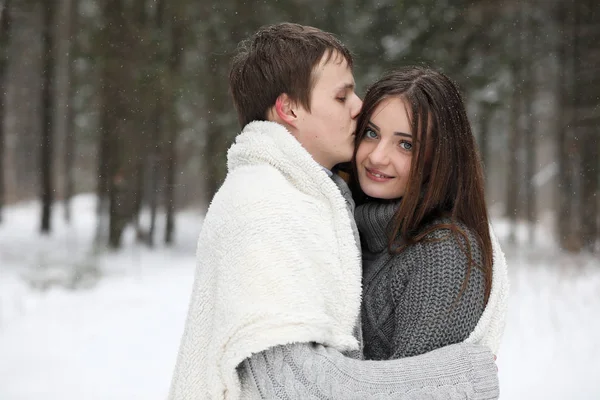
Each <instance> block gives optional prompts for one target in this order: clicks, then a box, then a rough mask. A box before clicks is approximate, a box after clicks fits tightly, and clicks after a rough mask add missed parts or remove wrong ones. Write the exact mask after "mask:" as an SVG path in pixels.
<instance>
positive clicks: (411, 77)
mask: <svg viewBox="0 0 600 400" xmlns="http://www.w3.org/2000/svg"><path fill="white" fill-rule="evenodd" d="M390 97H398V98H401V99H402V100H404V102H405V104H406V107H407V112H408V115H409V119H410V123H411V132H412V134H413V137H414V139H415V140H413V146H414V147H413V149H414V150H413V151H414V152H413V157H412V161H411V171H410V176H409V179H408V184H407V188H406V191H405V195H404V196H403V197H402V201H401V202H400V206H399V208H398V210H397V211H396V213H395V215H394V219H393V223H392V225H391V232H390V241H389V248H390V251H396V252H402V251H403V250H404V249H405V248H406V247H407V246H410V245H412V244H415V243H417V242H419V241H423V240H425V237H426V236H427V235H428V234H429V233H431V232H432V231H433V230H436V229H440V228H447V229H450V230H451V231H452V232H453V233H454V234H460V235H461V236H462V237H463V238H464V243H466V244H465V246H466V248H465V247H464V246H463V245H462V243H461V241H460V240H458V237H456V238H457V240H458V242H459V245H460V246H461V248H462V249H463V251H465V253H466V254H467V256H468V259H469V265H468V269H467V274H466V277H465V280H464V282H463V285H462V289H461V292H460V293H461V294H462V293H463V292H464V290H465V289H466V287H467V285H468V280H469V277H470V275H471V271H472V267H473V265H475V266H476V267H477V268H480V269H481V270H482V271H483V273H484V279H485V301H486V303H487V300H488V298H489V295H490V291H491V286H492V262H493V261H492V260H493V259H492V243H491V240H490V233H489V225H488V213H487V208H486V204H485V193H484V178H483V169H482V166H481V161H480V157H479V153H478V151H477V146H476V143H475V138H474V137H473V133H472V131H471V126H470V124H469V120H468V117H467V113H466V110H465V106H464V103H463V100H462V97H461V95H460V92H459V91H458V89H457V87H456V86H455V84H454V83H453V82H452V81H451V80H450V79H449V78H448V77H447V76H446V75H444V74H442V73H440V72H437V71H435V70H432V69H428V68H422V67H407V68H403V69H399V70H396V71H393V72H390V73H388V74H387V75H385V76H384V77H383V78H381V79H380V80H378V81H377V82H375V83H374V84H373V85H372V86H371V87H370V88H369V89H368V90H367V93H366V95H365V99H364V102H363V108H362V111H361V114H360V116H359V117H358V121H357V129H356V147H355V149H354V157H353V160H352V181H351V184H352V189H353V193H355V197H356V202H357V204H360V203H363V202H365V201H367V200H368V198H367V196H366V195H365V194H364V193H363V192H362V190H360V185H359V184H358V180H357V176H358V175H357V169H356V168H357V167H356V162H355V161H356V152H357V150H358V146H359V145H360V142H361V141H362V140H363V137H364V135H365V132H366V130H367V125H368V123H369V120H370V119H371V117H372V114H373V112H374V111H375V109H376V108H377V106H378V105H379V104H380V103H381V102H382V101H383V100H385V99H387V98H390ZM440 217H449V218H450V220H451V221H452V223H450V224H436V225H433V226H431V227H430V228H428V229H425V230H424V229H423V226H424V225H426V224H428V223H430V222H432V221H433V220H435V219H436V218H440ZM456 221H460V222H462V223H463V224H464V225H466V226H467V227H468V228H469V229H471V230H472V231H473V232H474V233H475V234H476V236H477V240H478V242H479V246H480V249H481V254H482V256H483V257H482V260H480V261H481V262H475V261H474V260H473V257H472V252H471V248H470V245H469V240H468V237H467V235H466V233H465V232H463V231H462V230H461V229H460V228H459V227H458V226H457V225H456V224H455V222H456ZM459 297H460V295H459Z"/></svg>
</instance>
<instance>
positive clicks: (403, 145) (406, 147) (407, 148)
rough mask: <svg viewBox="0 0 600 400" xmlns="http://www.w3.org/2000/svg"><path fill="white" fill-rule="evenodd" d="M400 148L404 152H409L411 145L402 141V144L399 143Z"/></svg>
mask: <svg viewBox="0 0 600 400" xmlns="http://www.w3.org/2000/svg"><path fill="white" fill-rule="evenodd" d="M400 147H402V148H403V149H404V150H407V151H411V150H412V147H413V145H412V143H411V142H405V141H402V142H400Z"/></svg>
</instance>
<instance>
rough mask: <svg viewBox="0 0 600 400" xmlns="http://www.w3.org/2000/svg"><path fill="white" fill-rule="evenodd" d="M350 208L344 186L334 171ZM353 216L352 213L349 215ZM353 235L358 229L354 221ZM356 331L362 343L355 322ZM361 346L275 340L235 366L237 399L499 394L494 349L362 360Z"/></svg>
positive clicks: (479, 397)
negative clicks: (238, 388)
mask: <svg viewBox="0 0 600 400" xmlns="http://www.w3.org/2000/svg"><path fill="white" fill-rule="evenodd" d="M332 179H333V180H334V182H335V183H336V184H337V185H338V187H339V188H340V191H341V193H342V195H343V196H344V198H345V199H346V205H347V207H348V211H349V213H350V214H351V215H352V214H353V211H354V202H353V200H352V196H351V193H350V190H349V189H348V186H347V185H346V184H345V182H344V181H343V180H342V179H341V178H340V177H338V176H337V175H334V176H333V177H332ZM351 220H352V221H354V219H353V218H352V219H351ZM353 230H354V232H355V240H356V242H357V243H359V237H358V230H357V227H356V225H354V224H353ZM355 336H356V337H357V339H358V341H359V343H361V344H362V342H363V341H362V336H361V329H360V324H359V323H357V329H356V330H355ZM361 358H362V352H361V351H360V350H359V351H353V352H349V353H346V354H342V353H340V352H339V351H337V350H335V349H333V348H330V347H326V346H322V345H320V344H315V343H295V344H289V345H283V346H276V347H273V348H270V349H267V350H265V351H262V352H260V353H257V354H254V355H253V356H252V357H250V358H248V359H246V360H245V361H244V362H243V363H242V364H240V366H239V367H238V373H239V377H240V381H241V384H242V396H241V399H242V400H254V399H282V400H296V399H315V400H318V399H327V400H334V399H335V400H362V399H382V400H383V399H406V400H413V399H414V400H416V399H448V400H454V399H475V400H492V399H497V398H498V396H499V384H498V373H497V369H496V366H495V363H494V361H493V355H492V354H491V353H490V351H489V350H488V349H486V348H485V347H482V346H476V345H470V344H464V343H461V344H456V345H452V346H447V347H444V348H442V349H438V350H435V351H433V352H431V353H428V354H425V355H422V356H419V357H412V358H403V359H399V360H391V361H363V360H361Z"/></svg>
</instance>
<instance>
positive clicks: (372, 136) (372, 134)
mask: <svg viewBox="0 0 600 400" xmlns="http://www.w3.org/2000/svg"><path fill="white" fill-rule="evenodd" d="M365 137H367V138H369V139H375V138H377V132H375V131H374V130H373V129H371V128H367V130H366V131H365Z"/></svg>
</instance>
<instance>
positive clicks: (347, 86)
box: [337, 82, 356, 90]
mask: <svg viewBox="0 0 600 400" xmlns="http://www.w3.org/2000/svg"><path fill="white" fill-rule="evenodd" d="M355 87H356V85H355V83H354V82H348V83H344V84H343V85H340V86H339V87H338V89H337V90H342V89H344V90H346V89H350V90H354V88H355Z"/></svg>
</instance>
